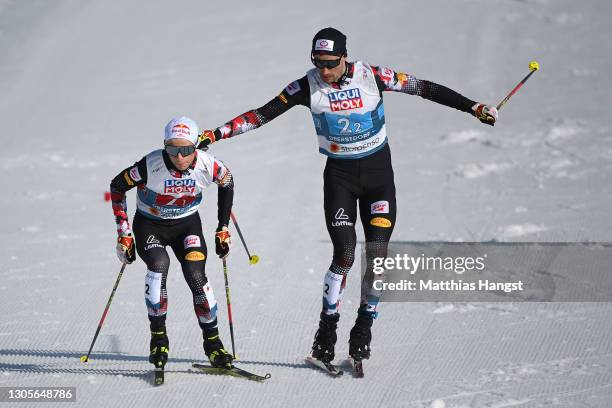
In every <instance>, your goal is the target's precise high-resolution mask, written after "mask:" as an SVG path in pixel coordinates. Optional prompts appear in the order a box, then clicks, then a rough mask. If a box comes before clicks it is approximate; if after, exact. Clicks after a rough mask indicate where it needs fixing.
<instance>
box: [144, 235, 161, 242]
mask: <svg viewBox="0 0 612 408" xmlns="http://www.w3.org/2000/svg"><path fill="white" fill-rule="evenodd" d="M159 243H160V242H159V239H157V238H155V235H149V237H148V238H147V244H159Z"/></svg>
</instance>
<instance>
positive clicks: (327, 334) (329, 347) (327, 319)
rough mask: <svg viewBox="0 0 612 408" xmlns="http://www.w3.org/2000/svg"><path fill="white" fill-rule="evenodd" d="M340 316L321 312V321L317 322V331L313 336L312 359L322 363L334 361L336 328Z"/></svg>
mask: <svg viewBox="0 0 612 408" xmlns="http://www.w3.org/2000/svg"><path fill="white" fill-rule="evenodd" d="M339 319H340V315H339V314H338V313H334V314H333V315H328V314H325V313H324V312H321V320H319V330H317V333H316V334H315V338H314V343H313V344H312V357H313V358H316V359H317V360H321V361H322V362H324V363H331V362H332V361H333V360H334V346H335V345H336V340H337V336H336V328H337V327H338V320H339Z"/></svg>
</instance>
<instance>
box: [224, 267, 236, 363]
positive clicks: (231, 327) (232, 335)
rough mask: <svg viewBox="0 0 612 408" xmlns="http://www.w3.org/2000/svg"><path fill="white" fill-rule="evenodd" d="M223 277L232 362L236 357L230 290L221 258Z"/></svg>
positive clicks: (225, 268)
mask: <svg viewBox="0 0 612 408" xmlns="http://www.w3.org/2000/svg"><path fill="white" fill-rule="evenodd" d="M223 277H224V278H225V300H226V301H227V317H228V319H229V328H230V337H231V339H232V355H233V356H234V360H237V359H238V357H236V347H235V345H234V321H233V319H232V303H231V302H230V289H229V281H228V279H227V261H226V260H225V258H223Z"/></svg>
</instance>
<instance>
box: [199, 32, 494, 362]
mask: <svg viewBox="0 0 612 408" xmlns="http://www.w3.org/2000/svg"><path fill="white" fill-rule="evenodd" d="M311 60H312V63H313V64H314V66H315V68H313V69H311V70H309V71H308V72H307V73H306V75H305V76H303V77H302V78H300V79H298V80H297V81H294V82H291V83H290V84H289V85H288V86H287V87H286V88H284V89H283V90H282V92H281V93H280V94H279V95H278V96H276V97H275V98H274V99H272V100H271V101H270V102H268V103H266V104H265V105H264V106H262V107H260V108H257V109H253V110H250V111H248V112H245V113H243V114H241V115H239V116H237V117H235V118H234V119H232V120H230V121H229V122H227V123H225V124H224V125H222V126H220V127H218V128H216V129H215V130H214V131H211V130H207V131H204V132H203V133H202V134H201V135H200V143H199V144H198V147H199V148H201V147H204V146H207V145H209V144H210V143H214V142H216V141H219V140H222V139H227V138H230V137H233V136H236V135H239V134H241V133H245V132H247V131H250V130H253V129H256V128H258V127H260V126H262V125H264V124H266V123H268V122H270V121H271V120H272V119H274V118H276V117H277V116H279V115H280V114H282V113H284V112H286V111H288V110H289V109H291V108H292V107H294V106H296V105H303V106H306V107H307V108H309V109H310V112H311V114H312V118H313V121H314V126H315V131H316V133H317V136H318V142H319V151H320V152H321V153H323V154H325V155H327V156H328V158H327V163H326V166H325V171H324V173H323V177H324V209H325V221H326V224H327V230H328V231H329V235H330V237H331V240H332V242H333V246H334V253H333V259H332V262H331V265H330V267H329V270H328V271H327V272H326V274H325V279H324V292H323V310H322V312H321V315H320V322H319V328H318V331H317V332H316V334H315V338H314V344H313V347H312V357H314V358H316V359H319V360H321V361H323V362H331V361H332V360H333V359H334V346H335V343H336V327H337V323H338V319H339V314H338V307H339V305H340V301H341V299H342V294H343V291H344V287H345V283H346V276H347V273H348V271H349V269H350V268H351V266H352V265H353V260H354V253H355V245H356V233H355V222H356V220H357V212H358V211H359V214H360V217H361V222H362V224H363V229H364V232H365V239H366V243H367V249H366V257H367V258H368V259H367V261H368V265H370V267H371V265H372V260H373V258H374V257H380V256H382V257H384V256H386V254H387V244H388V242H389V239H390V237H391V233H392V231H393V227H394V225H395V216H396V203H395V185H394V182H393V169H392V166H391V153H390V150H389V144H388V143H387V130H386V127H385V110H384V106H383V98H382V94H383V92H386V91H393V92H402V93H406V94H409V95H418V96H420V97H422V98H425V99H429V100H431V101H433V102H437V103H439V104H442V105H446V106H449V107H452V108H455V109H458V110H460V111H463V112H466V113H469V114H470V115H473V116H475V117H476V118H478V119H479V120H480V121H481V122H483V123H487V124H490V125H493V124H494V123H495V121H496V120H497V116H498V114H497V110H496V109H495V108H494V107H490V106H487V105H486V104H483V103H477V102H475V101H472V100H470V99H468V98H466V97H464V96H462V95H460V94H458V93H457V92H455V91H453V90H451V89H449V88H447V87H444V86H442V85H438V84H436V83H433V82H430V81H426V80H422V79H418V78H416V77H414V76H413V75H410V74H406V73H403V72H399V71H395V70H392V69H389V68H384V67H379V66H374V65H370V64H368V63H365V62H363V61H354V62H349V61H348V60H347V50H346V36H345V35H344V34H342V33H341V32H340V31H338V30H336V29H334V28H325V29H323V30H321V31H319V32H318V33H317V34H316V35H315V36H314V38H313V40H312V49H311ZM358 204H359V207H358V206H357V205H358ZM361 297H362V298H361V302H360V306H359V309H358V312H357V320H356V322H355V325H354V326H353V328H352V330H351V332H350V340H349V354H350V355H351V357H352V358H353V359H354V360H355V361H358V362H360V361H361V360H363V359H367V358H369V357H370V341H371V338H372V335H371V327H372V323H373V319H374V318H375V317H376V316H377V305H378V301H379V294H377V293H375V292H374V291H373V290H372V289H371V288H370V287H368V285H367V282H365V281H364V283H362V295H361Z"/></svg>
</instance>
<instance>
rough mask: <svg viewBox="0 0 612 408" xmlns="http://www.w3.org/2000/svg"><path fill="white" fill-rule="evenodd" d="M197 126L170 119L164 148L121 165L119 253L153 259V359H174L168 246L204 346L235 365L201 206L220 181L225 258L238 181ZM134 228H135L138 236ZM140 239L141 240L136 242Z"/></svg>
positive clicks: (220, 361) (148, 284) (149, 286)
mask: <svg viewBox="0 0 612 408" xmlns="http://www.w3.org/2000/svg"><path fill="white" fill-rule="evenodd" d="M198 134H199V130H198V126H197V124H196V123H195V122H194V121H193V120H191V119H189V118H187V117H179V118H175V119H172V120H171V121H170V122H169V123H168V124H167V125H166V129H165V137H164V148H163V149H159V150H155V151H153V152H151V153H149V154H147V155H146V156H144V157H143V158H142V159H141V160H140V161H138V162H136V163H135V164H134V165H133V166H130V167H128V168H126V169H125V170H123V171H121V172H120V173H119V174H118V175H117V176H116V177H115V178H114V179H113V180H112V182H111V185H110V191H111V199H112V206H113V213H114V214H115V219H116V222H117V232H118V234H119V237H118V240H117V256H118V257H119V260H120V261H121V262H123V263H132V262H133V261H134V260H135V259H136V255H135V253H134V246H135V247H136V252H138V255H139V256H140V258H141V259H142V260H143V261H144V262H145V263H146V265H147V273H146V277H145V291H144V292H145V302H146V305H147V309H148V314H149V321H150V327H151V343H150V351H151V354H150V356H149V361H150V362H151V363H153V364H154V365H155V366H156V367H157V368H162V369H163V367H164V365H165V364H166V361H167V360H168V350H169V343H168V335H167V332H166V310H167V307H168V296H167V293H166V278H167V275H168V267H169V266H170V258H169V257H168V252H166V246H170V247H171V248H172V251H173V252H174V254H175V255H176V257H177V258H178V260H179V262H180V263H181V267H182V269H183V275H184V277H185V280H186V281H187V284H188V285H189V288H190V289H191V292H192V294H193V307H194V309H195V314H196V317H197V319H198V323H199V325H200V327H201V329H202V333H203V336H204V352H205V353H206V356H207V357H208V358H209V360H210V362H211V364H212V365H213V366H216V367H227V368H229V367H231V366H232V355H231V354H230V353H228V352H227V351H226V350H225V349H224V348H223V343H222V342H221V339H220V338H219V330H218V329H217V302H216V300H215V296H214V294H213V290H212V287H211V286H210V284H209V282H208V279H207V278H206V274H205V265H206V257H207V250H206V242H205V241H204V237H203V236H202V224H201V222H200V216H199V214H198V207H199V205H200V203H201V201H202V191H203V190H204V188H206V187H207V186H208V185H210V184H212V183H216V184H217V185H218V219H219V224H218V226H217V231H216V234H215V250H216V253H217V255H219V257H221V258H224V257H226V256H227V255H228V253H229V249H230V234H229V231H228V229H227V225H228V222H229V217H230V212H231V208H232V201H233V197H234V182H233V179H232V174H231V173H230V171H229V169H228V168H227V167H226V166H225V165H224V164H223V163H222V162H221V161H220V160H219V159H216V158H215V157H213V156H212V155H211V154H209V153H207V152H204V151H201V150H197V149H196V147H195V144H196V143H197V141H198ZM134 187H137V188H138V192H137V208H136V215H135V216H134V222H133V226H132V228H130V223H129V222H128V216H127V206H126V199H125V193H126V191H128V190H130V189H132V188H134ZM132 231H133V235H132ZM134 240H135V243H134Z"/></svg>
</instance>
